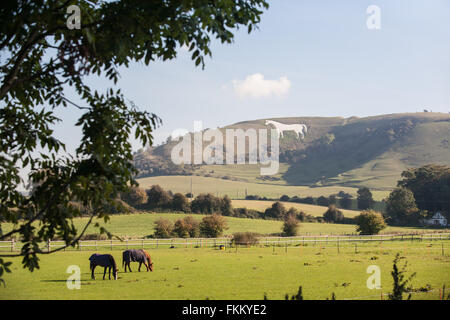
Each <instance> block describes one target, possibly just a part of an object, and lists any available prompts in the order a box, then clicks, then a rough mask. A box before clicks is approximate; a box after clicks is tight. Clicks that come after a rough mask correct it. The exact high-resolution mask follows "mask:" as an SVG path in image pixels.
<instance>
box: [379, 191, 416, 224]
mask: <svg viewBox="0 0 450 320" xmlns="http://www.w3.org/2000/svg"><path fill="white" fill-rule="evenodd" d="M386 204H387V205H386V214H387V216H388V217H389V220H390V221H392V223H393V224H395V225H417V224H418V223H419V221H418V218H419V215H418V214H417V213H418V211H419V210H418V208H417V206H416V201H415V199H414V194H413V193H412V191H410V190H409V189H406V188H402V187H399V188H396V189H395V190H393V191H392V192H391V193H390V194H389V198H388V199H387V201H386Z"/></svg>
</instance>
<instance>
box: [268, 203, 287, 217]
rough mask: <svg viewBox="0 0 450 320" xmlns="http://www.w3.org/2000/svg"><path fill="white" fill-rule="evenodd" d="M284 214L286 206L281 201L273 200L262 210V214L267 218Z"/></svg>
mask: <svg viewBox="0 0 450 320" xmlns="http://www.w3.org/2000/svg"><path fill="white" fill-rule="evenodd" d="M285 215H286V208H285V207H284V205H283V204H282V203H281V202H278V201H277V202H275V203H274V204H272V206H271V207H270V208H267V209H266V211H264V216H265V217H268V218H275V219H280V218H283V217H284V216H285Z"/></svg>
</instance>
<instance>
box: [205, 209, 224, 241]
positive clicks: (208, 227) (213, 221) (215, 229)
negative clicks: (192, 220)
mask: <svg viewBox="0 0 450 320" xmlns="http://www.w3.org/2000/svg"><path fill="white" fill-rule="evenodd" d="M225 229H227V222H226V220H225V218H224V217H223V216H222V215H220V214H212V215H209V216H206V217H204V218H203V219H202V222H201V223H200V234H201V235H202V236H204V237H207V238H217V237H219V236H221V235H222V234H223V231H224V230H225Z"/></svg>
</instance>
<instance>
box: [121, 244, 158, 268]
mask: <svg viewBox="0 0 450 320" xmlns="http://www.w3.org/2000/svg"><path fill="white" fill-rule="evenodd" d="M130 262H139V268H138V271H139V272H140V271H141V265H142V264H144V265H145V268H146V269H147V271H148V270H150V271H153V264H152V262H151V259H150V255H149V254H148V252H146V251H145V250H143V249H129V250H125V251H124V252H123V254H122V266H125V272H127V267H128V270H129V271H130V272H131V268H130Z"/></svg>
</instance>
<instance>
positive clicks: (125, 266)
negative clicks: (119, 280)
mask: <svg viewBox="0 0 450 320" xmlns="http://www.w3.org/2000/svg"><path fill="white" fill-rule="evenodd" d="M127 264H128V270H130V272H131V268H130V262H127ZM126 268H127V265H125V269H126Z"/></svg>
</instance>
